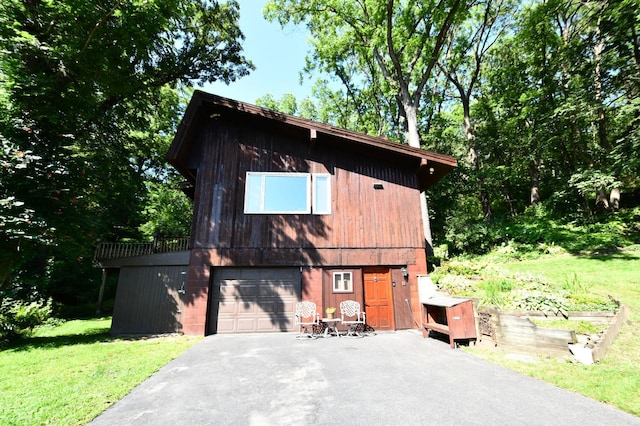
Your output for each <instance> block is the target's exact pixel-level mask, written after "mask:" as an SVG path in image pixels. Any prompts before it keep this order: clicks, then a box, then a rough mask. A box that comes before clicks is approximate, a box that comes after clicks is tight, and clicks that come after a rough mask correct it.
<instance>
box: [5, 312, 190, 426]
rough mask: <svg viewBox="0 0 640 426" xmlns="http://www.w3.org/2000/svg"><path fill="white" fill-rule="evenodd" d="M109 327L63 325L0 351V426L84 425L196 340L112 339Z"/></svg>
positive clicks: (101, 323)
mask: <svg viewBox="0 0 640 426" xmlns="http://www.w3.org/2000/svg"><path fill="white" fill-rule="evenodd" d="M110 324H111V318H102V319H95V320H74V321H68V322H66V323H64V324H62V325H61V326H58V327H55V328H49V329H41V330H38V331H37V332H36V333H35V335H34V336H33V337H31V338H27V339H23V340H22V341H20V342H18V343H16V344H13V345H11V346H10V347H8V348H7V347H5V348H3V349H4V350H2V351H1V352H0V395H2V397H1V398H0V424H2V425H21V426H22V425H41V424H54V425H83V424H87V423H88V422H89V421H91V420H92V419H93V418H94V417H96V416H97V415H99V414H100V413H102V412H103V411H104V410H105V409H106V408H107V407H109V406H110V405H111V404H113V403H114V402H116V401H118V400H119V399H121V398H122V397H123V396H124V395H126V394H127V393H128V392H129V391H130V390H131V389H132V388H134V387H135V386H136V385H138V384H139V383H141V382H142V381H144V380H145V379H146V378H148V377H149V376H151V375H152V374H153V373H154V372H156V371H157V370H159V369H160V368H161V367H162V366H164V365H165V364H167V363H168V362H169V361H170V360H172V359H174V358H176V357H177V356H178V355H180V354H181V353H182V352H183V351H185V350H186V349H187V348H188V347H190V346H191V345H193V344H194V343H195V342H197V341H198V340H199V339H198V338H193V337H185V336H167V337H160V338H137V339H121V338H115V337H113V336H110V335H109V327H110Z"/></svg>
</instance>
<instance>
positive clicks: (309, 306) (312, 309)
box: [296, 301, 319, 324]
mask: <svg viewBox="0 0 640 426" xmlns="http://www.w3.org/2000/svg"><path fill="white" fill-rule="evenodd" d="M317 316H319V315H318V314H317V312H316V304H315V303H313V302H308V301H304V302H298V303H297V304H296V323H297V324H300V323H302V322H303V321H302V320H303V318H309V319H310V320H309V321H308V322H315V321H316V317H317Z"/></svg>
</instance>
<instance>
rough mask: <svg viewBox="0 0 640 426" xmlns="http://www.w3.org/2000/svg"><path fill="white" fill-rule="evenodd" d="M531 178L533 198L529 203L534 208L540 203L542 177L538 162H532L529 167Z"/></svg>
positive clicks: (531, 197)
mask: <svg viewBox="0 0 640 426" xmlns="http://www.w3.org/2000/svg"><path fill="white" fill-rule="evenodd" d="M529 177H530V179H531V196H530V199H529V202H530V203H531V205H532V206H534V205H536V204H538V203H539V202H540V187H539V185H540V181H539V178H540V176H539V170H538V163H537V162H536V161H531V164H530V165H529Z"/></svg>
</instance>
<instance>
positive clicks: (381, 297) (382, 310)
mask: <svg viewBox="0 0 640 426" xmlns="http://www.w3.org/2000/svg"><path fill="white" fill-rule="evenodd" d="M362 275H363V281H364V310H365V312H366V313H367V324H368V325H370V326H371V327H373V328H374V329H375V330H394V324H393V301H392V295H391V272H390V270H389V268H364V269H363V270H362Z"/></svg>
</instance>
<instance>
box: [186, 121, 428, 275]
mask: <svg viewBox="0 0 640 426" xmlns="http://www.w3.org/2000/svg"><path fill="white" fill-rule="evenodd" d="M201 129H202V130H201V134H200V135H199V138H198V139H199V141H200V143H199V144H198V146H197V147H195V151H196V152H197V153H198V156H199V166H198V169H197V181H196V192H195V200H194V222H193V229H192V238H193V241H192V247H193V248H195V249H218V250H221V253H224V255H226V256H230V257H234V256H236V257H237V258H233V259H230V260H229V261H228V262H226V263H227V264H236V265H252V264H260V263H262V264H265V263H272V264H278V258H279V256H280V255H279V254H278V253H281V254H282V256H283V259H290V258H292V257H296V256H298V257H302V258H304V260H305V263H306V264H327V263H326V262H327V261H328V260H327V259H326V258H327V255H326V253H327V249H340V250H345V249H347V250H348V249H356V250H357V249H371V248H375V249H378V250H384V249H401V248H416V247H423V233H422V226H421V218H420V208H419V203H418V199H419V198H418V197H419V191H418V189H417V186H418V182H417V177H416V175H415V170H410V169H409V168H408V167H403V168H400V167H398V166H397V165H394V166H391V165H389V164H386V163H385V162H384V161H383V160H380V159H376V158H367V157H366V156H364V155H362V154H358V155H357V156H356V155H349V154H348V153H345V152H344V151H341V150H338V149H335V147H332V146H329V145H325V144H322V143H317V144H311V143H310V141H309V140H304V139H303V138H301V137H300V136H299V135H287V134H274V133H269V132H268V131H267V130H268V129H264V128H259V127H252V126H251V123H246V122H245V123H236V124H234V123H233V122H222V121H215V120H212V121H211V122H210V123H209V125H208V126H204V127H202V128H201ZM247 171H254V172H305V173H329V174H330V175H331V191H332V203H331V209H332V213H331V214H330V215H312V214H307V215H296V214H291V215H277V214H268V215H267V214H258V215H256V214H253V215H247V214H244V194H245V176H246V172H247ZM374 183H382V186H383V189H374ZM251 250H254V251H255V252H256V253H258V252H259V256H250V255H249V256H248V254H250V253H252V252H251ZM320 253H322V254H320ZM359 256H362V255H361V254H360V255H359ZM346 257H347V258H348V256H346ZM258 258H259V259H260V260H259V261H258V260H256V259H258ZM344 258H345V255H344V253H343V254H342V255H341V259H344ZM354 260H356V259H354ZM283 262H284V263H286V261H284V260H283ZM341 262H344V260H341ZM370 263H371V262H367V264H370ZM372 263H375V260H374V261H372ZM358 264H361V263H358V262H356V263H352V265H358Z"/></svg>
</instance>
